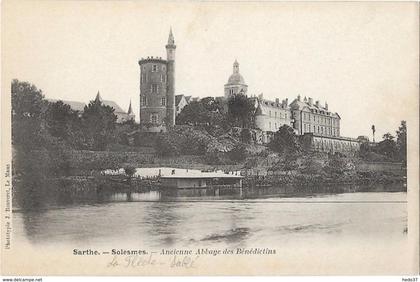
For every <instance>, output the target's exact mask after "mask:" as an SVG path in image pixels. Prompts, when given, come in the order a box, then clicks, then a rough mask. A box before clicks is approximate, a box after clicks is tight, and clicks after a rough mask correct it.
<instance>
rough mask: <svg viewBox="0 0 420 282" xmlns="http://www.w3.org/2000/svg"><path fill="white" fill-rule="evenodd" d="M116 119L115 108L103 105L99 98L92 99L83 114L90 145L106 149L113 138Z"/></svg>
mask: <svg viewBox="0 0 420 282" xmlns="http://www.w3.org/2000/svg"><path fill="white" fill-rule="evenodd" d="M116 121H117V116H116V115H115V114H114V108H112V107H110V106H105V105H103V104H102V102H101V101H100V100H99V99H95V100H94V101H90V103H89V105H87V106H85V108H84V111H83V114H82V126H83V131H84V135H85V138H86V142H87V144H88V147H89V148H90V149H93V150H104V149H105V148H106V147H107V145H108V144H109V143H110V142H111V140H112V138H113V131H114V129H115V122H116Z"/></svg>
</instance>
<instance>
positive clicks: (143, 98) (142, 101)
mask: <svg viewBox="0 0 420 282" xmlns="http://www.w3.org/2000/svg"><path fill="white" fill-rule="evenodd" d="M140 105H141V106H147V97H146V96H141V99H140ZM160 105H161V106H166V97H162V98H161V99H160Z"/></svg>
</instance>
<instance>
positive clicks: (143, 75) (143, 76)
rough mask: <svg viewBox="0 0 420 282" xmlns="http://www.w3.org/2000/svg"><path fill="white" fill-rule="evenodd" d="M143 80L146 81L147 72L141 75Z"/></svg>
mask: <svg viewBox="0 0 420 282" xmlns="http://www.w3.org/2000/svg"><path fill="white" fill-rule="evenodd" d="M141 82H146V75H145V74H142V75H141Z"/></svg>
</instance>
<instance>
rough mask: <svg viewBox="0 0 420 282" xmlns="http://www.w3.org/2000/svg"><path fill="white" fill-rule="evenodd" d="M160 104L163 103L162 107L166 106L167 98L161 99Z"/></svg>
mask: <svg viewBox="0 0 420 282" xmlns="http://www.w3.org/2000/svg"><path fill="white" fill-rule="evenodd" d="M160 103H161V105H162V106H166V98H165V97H163V98H162V99H161V101H160Z"/></svg>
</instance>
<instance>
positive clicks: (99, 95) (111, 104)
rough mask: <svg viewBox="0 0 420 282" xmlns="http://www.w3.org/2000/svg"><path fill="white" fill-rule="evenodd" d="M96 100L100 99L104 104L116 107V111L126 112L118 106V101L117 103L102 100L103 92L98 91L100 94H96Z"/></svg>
mask: <svg viewBox="0 0 420 282" xmlns="http://www.w3.org/2000/svg"><path fill="white" fill-rule="evenodd" d="M95 100H99V101H101V102H102V104H103V105H105V106H109V107H111V108H114V110H115V111H114V112H115V113H126V112H125V111H124V110H123V109H122V108H121V107H120V106H118V104H117V103H115V102H114V101H110V100H102V97H101V94H100V93H99V91H98V94H96V98H95ZM130 106H131V102H130Z"/></svg>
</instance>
